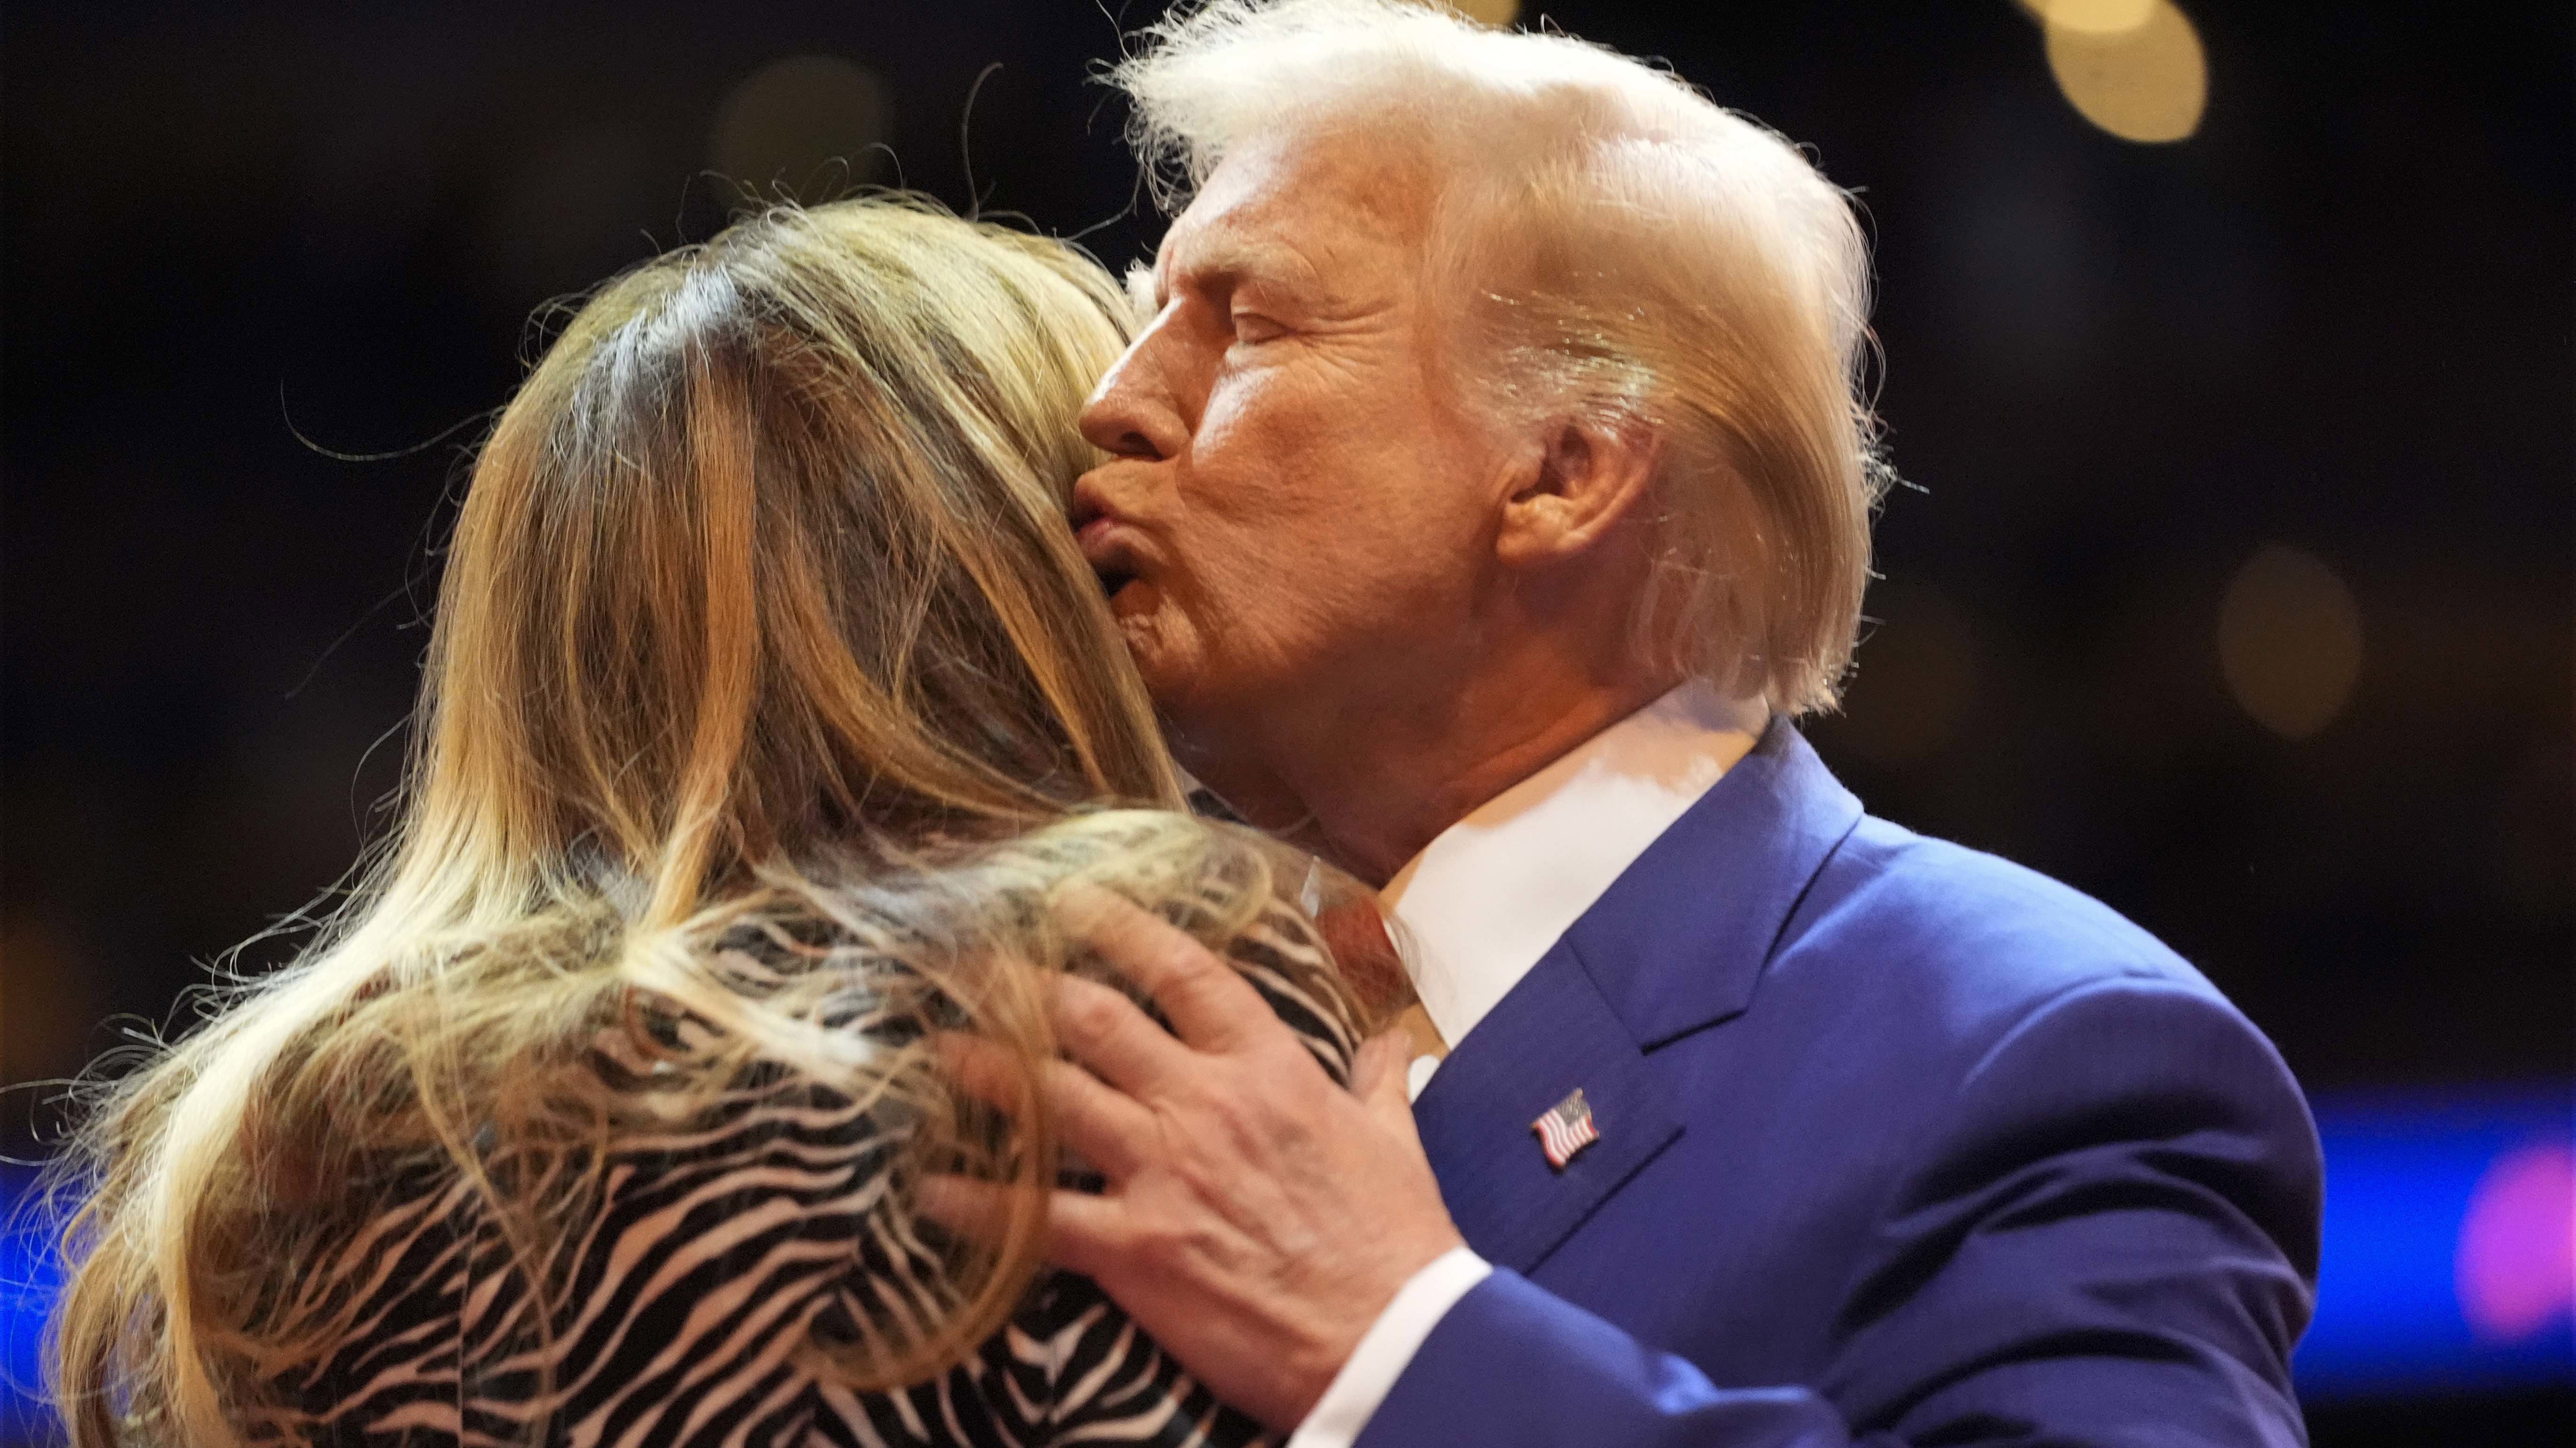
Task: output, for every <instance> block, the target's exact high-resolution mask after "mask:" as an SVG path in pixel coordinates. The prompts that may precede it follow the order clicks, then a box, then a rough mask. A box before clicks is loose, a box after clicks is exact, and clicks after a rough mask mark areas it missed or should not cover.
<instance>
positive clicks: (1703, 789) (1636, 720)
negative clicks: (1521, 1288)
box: [1287, 682, 1769, 1448]
mask: <svg viewBox="0 0 2576 1448" xmlns="http://www.w3.org/2000/svg"><path fill="white" fill-rule="evenodd" d="M1768 717H1769V716H1768V713H1767V711H1766V710H1765V709H1764V707H1763V705H1762V702H1761V701H1760V700H1758V699H1750V700H1744V699H1729V698H1726V697H1725V696H1723V695H1721V694H1720V693H1718V691H1717V690H1716V689H1715V688H1714V687H1712V686H1711V685H1709V684H1706V683H1701V682H1693V683H1689V684H1684V685H1683V686H1681V687H1680V688H1678V689H1675V690H1673V691H1672V692H1671V693H1669V694H1666V695H1664V696H1663V697H1662V698H1660V699H1657V700H1656V701H1655V702H1654V703H1652V704H1649V705H1647V706H1646V707H1645V708H1643V709H1640V710H1638V711H1637V712H1636V713H1634V714H1631V715H1629V716H1628V717H1627V718H1625V719H1622V720H1620V721H1619V722H1618V723H1616V724H1613V725H1611V726H1610V727H1609V728H1607V729H1604V730H1602V731H1601V732H1600V733H1598V734H1596V735H1594V736H1592V737H1591V738H1590V739H1587V740H1585V741H1584V742H1583V743H1581V744H1579V745H1577V746H1575V748H1574V749H1572V750H1571V751H1569V752H1567V753H1566V754H1565V755H1564V756H1563V757H1561V758H1559V759H1558V760H1556V762H1554V763H1552V764H1550V765H1548V766H1547V767H1546V768H1544V769H1542V770H1540V771H1539V772H1538V773H1536V774H1533V775H1531V776H1530V777H1529V778H1527V779H1524V780H1522V781H1521V782H1520V783H1518V784H1515V785H1513V786H1512V787H1511V788H1509V789H1507V790H1504V791H1503V792H1502V793H1501V794H1498V795H1496V796H1494V798H1492V799H1491V800H1488V801H1487V802H1486V803H1484V804H1483V805H1482V806H1479V807H1478V808H1477V809H1476V810H1475V811H1474V812H1473V813H1471V814H1469V815H1468V816H1467V817H1466V818H1465V819H1462V820H1460V821H1459V822H1458V823H1456V824H1454V825H1451V826H1450V827H1449V828H1448V829H1446V830H1444V831H1442V832H1441V834H1440V837H1439V838H1437V839H1435V840H1433V841H1432V842H1431V843H1430V844H1429V845H1428V846H1426V847H1425V848H1424V849H1423V851H1422V853H1421V854H1419V855H1416V856H1414V857H1413V859H1412V861H1411V862H1410V863H1408V864H1406V865H1405V867H1404V868H1403V869H1401V870H1399V871H1397V872H1396V875H1395V878H1394V879H1392V880H1390V881H1388V882H1387V886H1386V888H1385V889H1384V890H1383V891H1381V892H1379V895H1378V899H1379V902H1380V903H1381V904H1383V905H1384V906H1385V907H1386V910H1387V913H1388V915H1389V916H1390V917H1391V918H1392V919H1393V921H1394V930H1393V934H1394V936H1395V944H1396V950H1397V951H1398V952H1399V953H1400V954H1401V955H1402V956H1403V957H1404V965H1405V970H1406V972H1407V973H1408V974H1410V975H1411V976H1412V977H1413V987H1414V990H1415V992H1416V993H1417V994H1419V995H1420V996H1421V998H1422V1005H1423V1009H1424V1011H1425V1013H1426V1014H1428V1015H1429V1016H1430V1017H1431V1024H1432V1025H1433V1026H1434V1027H1436V1028H1437V1029H1438V1030H1439V1032H1440V1038H1441V1039H1442V1040H1444V1041H1447V1042H1449V1043H1450V1044H1451V1045H1453V1046H1454V1045H1456V1044H1458V1043H1459V1042H1461V1041H1464V1040H1465V1039H1466V1038H1467V1034H1468V1033H1469V1032H1470V1031H1473V1030H1474V1029H1475V1028H1476V1023H1477V1022H1479V1021H1482V1020H1483V1019H1484V1018H1485V1016H1486V1014H1487V1013H1488V1012H1490V1011H1492V1010H1493V1008H1494V1007H1495V1006H1496V1005H1497V1004H1499V1003H1500V1002H1501V1001H1502V999H1503V997H1504V996H1506V995H1509V994H1510V993H1511V990H1512V987H1513V986H1516V985H1518V984H1520V982H1521V977H1523V976H1525V975H1527V974H1529V972H1530V968H1531V967H1532V966H1535V965H1537V964H1538V962H1539V960H1540V958H1541V957H1542V956H1545V955H1546V954H1547V952H1548V951H1549V949H1551V948H1552V947H1554V946H1555V944H1556V942H1557V939H1558V937H1560V936H1562V935H1564V934H1565V932H1566V931H1567V930H1568V929H1569V928H1571V927H1572V926H1573V924H1574V922H1575V921H1576V920H1578V919H1580V918H1582V916H1583V913H1584V912H1585V911H1587V910H1590V909H1591V908H1592V906H1593V903H1594V902H1595V901H1598V900H1599V899H1600V898H1601V896H1602V895H1603V894H1604V893H1605V892H1607V891H1608V890H1609V888H1610V886H1611V883H1612V882H1613V881H1615V880H1617V879H1618V878H1619V876H1620V875H1621V874H1622V873H1624V872H1625V871H1626V870H1627V868H1628V867H1629V866H1630V865H1631V864H1634V863H1635V862H1636V859H1637V857H1638V856H1639V855H1642V854H1644V853H1645V852H1646V847H1647V846H1649V845H1651V844H1653V843H1654V842H1655V841H1656V839H1657V838H1659V837H1660V836H1662V834H1663V833H1664V831H1665V830H1667V829H1670V828H1671V827H1672V825H1673V823H1674V821H1676V820H1679V819H1680V818H1681V817H1682V814H1683V812H1684V811H1686V810H1688V809H1689V808H1690V807H1691V806H1692V805H1694V804H1696V803H1698V802H1699V798H1700V796H1701V795H1704V794H1706V793H1708V790H1709V786H1711V785H1713V784H1715V783H1717V781H1718V777H1719V776H1721V775H1723V774H1725V773H1726V771H1727V770H1728V769H1730V768H1732V767H1733V766H1734V764H1735V762H1736V761H1737V760H1740V759H1742V758H1743V757H1744V756H1745V755H1746V754H1748V753H1750V752H1751V751H1752V749H1753V745H1754V743H1755V741H1756V740H1758V739H1759V738H1760V737H1761V734H1762V728H1763V725H1764V724H1765V723H1766V722H1767V720H1768ZM1439 1064H1440V1063H1439V1059H1438V1058H1437V1057H1434V1056H1422V1057H1419V1058H1417V1059H1416V1060H1415V1061H1414V1062H1413V1069H1412V1073H1411V1076H1410V1080H1409V1085H1410V1087H1411V1089H1412V1093H1413V1094H1414V1095H1415V1096H1420V1095H1421V1094H1422V1088H1423V1087H1424V1086H1425V1085H1426V1084H1428V1083H1429V1081H1430V1079H1431V1074H1432V1072H1434V1071H1436V1070H1438V1069H1439ZM1491 1271H1493V1268H1492V1266H1491V1265H1490V1264H1488V1263H1487V1262H1486V1261H1485V1260H1484V1259H1483V1258H1481V1257H1478V1256H1477V1255H1476V1254H1475V1253H1473V1252H1471V1251H1469V1250H1468V1249H1467V1248H1465V1247H1454V1248H1451V1249H1450V1250H1449V1251H1448V1252H1447V1253H1444V1254H1443V1255H1442V1256H1440V1257H1439V1258H1438V1259H1437V1260H1435V1261H1433V1262H1432V1263H1431V1264H1430V1265H1429V1266H1427V1267H1424V1268H1423V1269H1422V1270H1421V1271H1419V1272H1417V1273H1415V1274H1414V1275H1413V1277H1412V1278H1411V1280H1409V1281H1407V1282H1406V1283H1405V1284H1404V1286H1403V1288H1402V1289H1401V1290H1399V1291H1398V1292H1397V1293H1396V1295H1395V1299H1394V1300H1393V1301H1392V1302H1389V1303H1388V1304H1387V1306H1386V1310H1385V1311H1384V1312H1381V1313H1380V1314H1378V1319H1377V1321H1376V1322H1375V1323H1373V1324H1371V1325H1370V1327H1369V1330H1368V1332H1367V1333H1366V1334H1365V1335H1363V1336H1362V1337H1361V1339H1360V1343H1359V1346H1358V1347H1357V1348H1356V1349H1354V1350H1353V1351H1352V1353H1351V1357H1350V1361H1348V1362H1346V1363H1344V1364H1342V1370H1341V1371H1340V1372H1339V1373H1338V1374H1336V1375H1335V1376H1334V1378H1333V1381H1332V1384H1331V1385H1330V1386H1328V1387H1327V1388H1325V1390H1324V1396H1323V1397H1322V1398H1320V1399H1318V1400H1317V1401H1316V1404H1315V1408H1314V1411H1312V1412H1310V1413H1308V1414H1307V1415H1306V1420H1305V1421H1304V1422H1303V1423H1300V1424H1298V1425H1297V1431H1296V1433H1295V1434H1294V1435H1293V1436H1291V1437H1290V1438H1289V1440H1288V1444H1287V1448H1351V1444H1352V1443H1353V1442H1355V1441H1356V1440H1357V1439H1358V1437H1359V1435H1360V1432H1361V1430H1362V1429H1364V1428H1366V1427H1367V1426H1368V1420H1369V1418H1370V1417H1371V1416H1372V1415H1374V1414H1375V1413H1376V1412H1377V1408H1378V1404H1380V1403H1382V1402H1384V1401H1386V1395H1387V1394H1388V1393H1389V1392H1391V1391H1393V1390H1394V1387H1395V1380H1396V1379H1397V1378H1398V1377H1400V1376H1402V1374H1403V1372H1404V1369H1405V1367H1406V1365H1407V1364H1409V1363H1411V1362H1412V1361H1413V1355H1414V1353H1415V1352H1416V1351H1417V1350H1419V1349H1420V1348H1421V1346H1422V1342H1423V1339H1425V1338H1427V1337H1429V1336H1430V1335H1431V1329H1432V1328H1433V1327H1435V1326H1437V1325H1438V1324H1439V1322H1440V1319H1441V1318H1442V1317H1444V1316H1446V1315H1447V1314H1448V1311H1449V1309H1450V1308H1451V1307H1452V1306H1455V1305H1456V1303H1457V1301H1458V1299H1459V1298H1461V1297H1464V1296H1466V1295H1467V1293H1468V1292H1469V1290H1471V1289H1472V1288H1474V1287H1475V1285H1476V1284H1477V1283H1479V1282H1482V1281H1484V1280H1485V1275H1486V1274H1487V1273H1489V1272H1491Z"/></svg>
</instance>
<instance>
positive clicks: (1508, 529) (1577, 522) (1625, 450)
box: [1494, 418, 1658, 567]
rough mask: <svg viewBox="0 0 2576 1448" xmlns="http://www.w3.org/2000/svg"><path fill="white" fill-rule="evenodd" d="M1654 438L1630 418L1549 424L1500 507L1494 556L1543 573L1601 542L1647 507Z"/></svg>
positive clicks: (1509, 564) (1655, 454) (1654, 456)
mask: <svg viewBox="0 0 2576 1448" xmlns="http://www.w3.org/2000/svg"><path fill="white" fill-rule="evenodd" d="M1657 452H1658V449H1657V447H1656V440H1655V435H1654V433H1653V432H1652V430H1650V429H1649V428H1647V427H1646V426H1645V425H1643V424H1642V423H1639V422H1636V421H1634V420H1632V419H1615V420H1614V419H1607V418H1567V419H1564V420H1562V421H1559V422H1556V423H1553V424H1551V425H1550V430H1549V432H1548V433H1547V434H1546V436H1545V437H1544V438H1543V439H1542V445H1541V447H1540V448H1539V450H1538V453H1537V456H1536V458H1535V459H1534V460H1529V459H1526V458H1525V460H1524V462H1523V464H1522V466H1523V475H1522V476H1521V477H1519V478H1517V479H1515V480H1514V482H1515V483H1516V484H1517V486H1516V487H1515V488H1514V489H1513V491H1512V494H1511V496H1510V497H1508V498H1506V499H1505V500H1504V502H1503V525H1502V530H1501V532H1500V533H1499V534H1498V535H1497V536H1496V538H1495V540H1494V550H1495V552H1496V554H1497V555H1499V556H1500V558H1501V559H1502V561H1503V563H1504V564H1505V565H1506V566H1510V567H1545V566H1546V565H1548V564H1550V563H1554V562H1558V561H1560V560H1563V559H1567V558H1572V557H1574V556H1575V555H1576V554H1578V553H1582V552H1584V551H1585V550H1586V549H1589V548H1591V547H1592V546H1593V545H1594V544H1596V543H1598V542H1600V541H1601V539H1602V538H1603V537H1605V536H1607V535H1608V534H1609V533H1610V531H1611V530H1612V529H1614V528H1616V527H1618V526H1619V524H1620V523H1621V522H1623V521H1625V520H1626V519H1628V518H1630V517H1632V516H1634V515H1636V513H1637V512H1638V510H1639V509H1640V508H1642V507H1644V506H1645V502H1646V494H1647V492H1648V491H1649V489H1650V488H1651V487H1652V486H1653V483H1654V476H1655V464H1656V461H1657Z"/></svg>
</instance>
